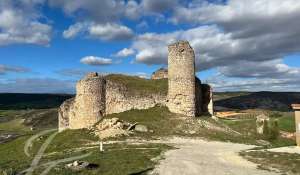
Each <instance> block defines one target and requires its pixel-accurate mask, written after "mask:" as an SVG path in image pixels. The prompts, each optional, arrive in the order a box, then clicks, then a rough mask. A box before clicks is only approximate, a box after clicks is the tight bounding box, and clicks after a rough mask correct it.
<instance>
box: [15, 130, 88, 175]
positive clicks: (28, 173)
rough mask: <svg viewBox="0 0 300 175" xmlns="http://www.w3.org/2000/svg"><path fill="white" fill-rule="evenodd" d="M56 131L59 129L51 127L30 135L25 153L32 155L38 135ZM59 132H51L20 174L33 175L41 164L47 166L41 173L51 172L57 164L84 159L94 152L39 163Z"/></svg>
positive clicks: (43, 174)
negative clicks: (30, 152) (30, 150)
mask: <svg viewBox="0 0 300 175" xmlns="http://www.w3.org/2000/svg"><path fill="white" fill-rule="evenodd" d="M54 131H57V129H50V130H45V131H42V132H40V133H38V134H36V135H34V136H32V137H30V138H29V139H28V140H27V141H26V143H25V146H24V153H25V154H26V155H27V156H28V157H30V154H29V148H31V147H32V142H33V141H34V140H35V139H37V138H38V137H40V136H42V135H46V134H48V133H50V132H54ZM57 134H58V132H55V133H53V134H51V135H50V136H49V137H48V138H47V140H46V141H45V142H44V143H43V145H42V146H41V147H40V149H39V151H38V152H37V154H36V155H35V156H34V159H33V160H32V162H31V165H30V167H29V168H28V169H25V170H23V171H22V172H20V173H19V174H24V173H26V175H31V174H32V173H33V172H34V170H35V169H36V168H38V167H40V166H44V167H46V169H45V170H44V171H43V172H42V173H41V175H46V174H48V173H49V172H50V170H51V169H52V168H53V167H55V166H56V165H58V164H60V163H64V162H70V161H74V160H77V159H82V158H85V157H88V156H90V155H91V154H92V153H87V154H83V155H80V156H73V157H69V158H65V159H59V160H55V161H51V162H47V163H44V164H42V165H39V162H40V160H41V158H42V157H43V155H44V153H45V151H46V149H47V147H48V146H49V144H50V143H51V142H52V140H53V139H54V138H55V136H56V135H57Z"/></svg>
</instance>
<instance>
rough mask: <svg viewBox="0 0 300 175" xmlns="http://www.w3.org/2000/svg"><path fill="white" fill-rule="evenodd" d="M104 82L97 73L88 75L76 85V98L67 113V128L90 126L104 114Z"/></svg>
mask: <svg viewBox="0 0 300 175" xmlns="http://www.w3.org/2000/svg"><path fill="white" fill-rule="evenodd" d="M105 84H106V80H105V79H104V78H103V77H102V76H99V75H98V74H97V73H90V74H88V75H87V76H86V77H85V78H84V79H82V80H80V81H79V82H78V83H77V85H76V91H77V94H76V97H75V101H74V104H73V106H72V107H71V109H72V110H70V113H73V114H70V113H69V128H72V129H79V128H86V127H89V126H92V125H93V124H95V123H96V122H98V121H99V120H101V118H102V117H103V116H104V114H105Z"/></svg>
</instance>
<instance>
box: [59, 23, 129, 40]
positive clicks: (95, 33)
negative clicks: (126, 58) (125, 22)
mask: <svg viewBox="0 0 300 175" xmlns="http://www.w3.org/2000/svg"><path fill="white" fill-rule="evenodd" d="M80 34H83V35H85V36H88V37H91V38H96V39H100V40H104V41H122V40H128V39H131V38H132V37H133V36H134V34H133V31H132V30H131V29H130V28H128V27H126V26H122V25H119V24H110V23H106V24H96V23H93V22H85V23H76V24H74V25H71V26H70V27H69V28H68V29H67V30H65V31H64V32H63V36H64V38H68V39H69V38H74V37H76V36H78V35H80Z"/></svg>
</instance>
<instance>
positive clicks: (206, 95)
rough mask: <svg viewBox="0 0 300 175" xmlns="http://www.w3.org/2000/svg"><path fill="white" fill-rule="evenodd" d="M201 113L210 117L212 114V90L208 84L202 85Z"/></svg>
mask: <svg viewBox="0 0 300 175" xmlns="http://www.w3.org/2000/svg"><path fill="white" fill-rule="evenodd" d="M201 89H202V95H203V96H202V112H203V113H207V114H210V115H213V114H214V111H213V94H212V88H211V86H210V85H208V84H202V85H201Z"/></svg>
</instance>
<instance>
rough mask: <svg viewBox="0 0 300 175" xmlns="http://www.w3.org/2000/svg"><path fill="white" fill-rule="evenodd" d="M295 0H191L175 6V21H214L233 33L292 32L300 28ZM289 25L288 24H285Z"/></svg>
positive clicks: (241, 34) (239, 34) (256, 34)
mask: <svg viewBox="0 0 300 175" xmlns="http://www.w3.org/2000/svg"><path fill="white" fill-rule="evenodd" d="M299 16H300V1H298V0H285V1H282V0H272V1H270V0H251V1H248V0H229V1H228V2H227V3H225V4H220V3H219V4H216V3H208V2H205V1H204V3H193V2H192V3H190V4H189V5H188V6H187V7H183V6H181V7H178V8H176V9H175V11H174V14H173V16H172V18H171V21H173V22H175V23H195V24H203V23H214V24H218V25H220V26H222V28H223V29H224V30H225V31H226V32H232V33H233V35H234V37H241V38H245V37H252V36H254V37H256V36H260V35H265V34H282V33H293V32H296V31H299V30H300V22H299V20H298V19H299ZM286 26H289V27H286Z"/></svg>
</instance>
